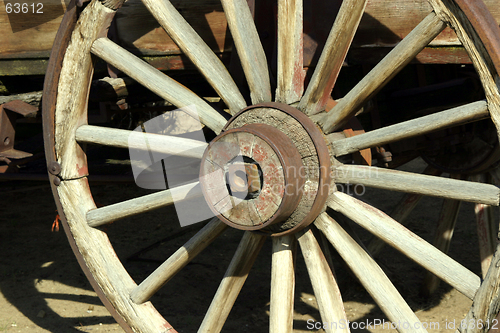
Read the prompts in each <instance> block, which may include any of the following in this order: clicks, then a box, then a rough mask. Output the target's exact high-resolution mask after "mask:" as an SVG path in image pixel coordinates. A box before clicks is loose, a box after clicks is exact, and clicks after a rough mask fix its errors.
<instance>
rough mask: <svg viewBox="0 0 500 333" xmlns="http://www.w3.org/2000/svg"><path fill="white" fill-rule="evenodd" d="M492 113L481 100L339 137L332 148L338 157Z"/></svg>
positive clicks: (486, 116)
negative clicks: (351, 135) (346, 136)
mask: <svg viewBox="0 0 500 333" xmlns="http://www.w3.org/2000/svg"><path fill="white" fill-rule="evenodd" d="M489 115H490V114H489V112H488V104H487V103H486V101H479V102H475V103H470V104H467V105H463V106H459V107H456V108H453V109H449V110H446V111H442V112H438V113H434V114H431V115H428V116H424V117H420V118H417V119H413V120H409V121H405V122H403V123H400V124H396V125H391V126H387V127H384V128H380V129H376V130H374V131H370V132H368V133H364V134H360V135H356V136H353V137H350V138H345V139H341V140H337V141H334V142H332V147H333V151H334V153H335V156H340V155H346V154H350V153H353V152H356V151H359V150H361V149H365V148H371V147H376V146H382V145H385V144H387V143H390V142H395V141H399V140H403V139H408V138H412V137H415V136H419V135H423V134H426V133H430V132H433V131H437V130H441V129H445V128H448V127H452V126H457V125H461V124H465V123H467V122H471V121H475V120H480V119H484V118H488V117H489Z"/></svg>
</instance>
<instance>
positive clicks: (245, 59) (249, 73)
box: [221, 0, 271, 104]
mask: <svg viewBox="0 0 500 333" xmlns="http://www.w3.org/2000/svg"><path fill="white" fill-rule="evenodd" d="M221 2H222V7H223V8H224V13H225V14H226V19H227V22H228V25H229V29H230V31H231V35H232V37H233V41H234V45H235V46H236V50H237V51H238V56H239V58H240V62H241V66H242V67H243V71H244V72H245V77H246V79H247V82H248V86H249V87H250V95H251V98H252V103H253V104H257V103H262V102H270V101H271V81H270V79H269V70H268V67H267V59H266V54H265V53H264V48H263V47H262V44H261V42H260V38H259V34H258V33H257V29H256V27H255V23H254V21H253V17H252V13H251V12H250V8H249V7H248V4H247V2H246V0H222V1H221Z"/></svg>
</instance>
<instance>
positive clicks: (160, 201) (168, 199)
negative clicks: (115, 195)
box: [87, 182, 203, 227]
mask: <svg viewBox="0 0 500 333" xmlns="http://www.w3.org/2000/svg"><path fill="white" fill-rule="evenodd" d="M201 196H203V193H202V191H201V186H200V183H198V182H195V183H191V184H187V185H183V186H179V187H175V188H173V189H170V190H164V191H160V192H156V193H153V194H148V195H144V196H142V197H139V198H135V199H130V200H126V201H123V202H119V203H116V204H113V205H109V206H105V207H101V208H97V209H93V210H90V211H89V212H88V213H87V223H88V224H89V226H91V227H98V226H101V225H104V224H107V223H111V222H114V221H116V220H119V219H123V218H126V217H130V216H134V215H137V214H140V213H144V212H149V211H151V210H154V209H158V208H161V207H165V206H169V205H171V204H173V203H174V198H175V200H176V201H177V200H189V199H194V198H198V197H201Z"/></svg>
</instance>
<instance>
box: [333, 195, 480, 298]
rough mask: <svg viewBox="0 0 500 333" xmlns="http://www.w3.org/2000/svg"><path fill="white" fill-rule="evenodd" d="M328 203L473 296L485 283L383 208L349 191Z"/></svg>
mask: <svg viewBox="0 0 500 333" xmlns="http://www.w3.org/2000/svg"><path fill="white" fill-rule="evenodd" d="M328 205H329V206H330V207H331V208H332V209H333V210H336V211H338V212H339V213H342V214H344V215H345V216H347V217H349V218H350V219H351V220H353V221H354V222H356V223H357V224H359V225H360V226H362V227H363V228H365V229H367V230H368V231H370V232H371V233H372V234H374V235H375V236H377V237H379V238H382V239H383V240H384V241H385V242H387V244H389V245H391V246H392V247H394V248H396V249H397V250H399V251H401V252H402V253H403V254H405V255H406V256H408V257H409V258H410V259H412V260H414V261H415V262H416V263H418V264H419V265H421V266H423V267H424V268H426V269H427V270H429V271H430V272H432V273H434V274H435V275H436V276H438V277H439V278H440V279H441V280H443V281H445V282H447V283H449V284H450V285H451V286H453V287H454V288H456V289H457V290H458V291H460V292H461V293H463V294H464V295H465V296H467V297H469V298H470V299H473V298H474V295H475V293H476V291H477V289H478V288H479V285H480V284H481V279H480V278H479V276H477V275H476V274H474V273H472V272H471V271H469V270H468V269H467V268H465V267H464V266H462V265H461V264H459V263H458V262H456V261H455V260H453V259H451V258H450V257H448V256H447V255H446V254H444V253H443V252H441V251H439V250H438V249H436V248H435V247H433V246H432V245H430V244H429V243H427V242H426V241H425V240H423V239H422V238H420V237H419V236H418V235H415V234H414V233H412V232H411V231H409V230H408V229H406V228H405V227H404V226H402V225H401V224H399V223H398V222H396V221H394V220H393V219H392V218H390V217H389V216H387V215H386V214H384V213H383V212H382V211H380V210H378V209H376V208H374V207H372V206H370V205H367V204H365V203H364V202H362V201H359V200H357V199H355V198H352V197H350V196H349V195H347V194H344V193H341V192H336V193H334V194H333V195H332V196H331V197H330V200H329V201H328ZM337 250H338V249H337Z"/></svg>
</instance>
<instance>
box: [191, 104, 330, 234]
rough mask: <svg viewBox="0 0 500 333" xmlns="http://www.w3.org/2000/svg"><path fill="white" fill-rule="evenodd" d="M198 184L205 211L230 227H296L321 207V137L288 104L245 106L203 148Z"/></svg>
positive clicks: (324, 156)
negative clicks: (205, 148) (210, 211)
mask: <svg viewBox="0 0 500 333" xmlns="http://www.w3.org/2000/svg"><path fill="white" fill-rule="evenodd" d="M200 183H201V186H202V189H203V193H204V196H205V199H206V201H207V203H208V205H209V207H210V209H211V210H212V211H213V212H214V214H216V215H217V216H218V217H219V218H220V219H221V220H222V221H224V222H225V223H226V224H228V225H230V226H231V227H234V228H237V229H243V230H260V231H263V232H266V233H270V234H272V235H282V234H285V233H290V232H295V231H298V230H300V229H302V228H303V227H305V226H307V225H308V224H310V223H311V222H312V221H313V220H314V218H315V217H316V216H317V215H318V214H319V213H321V212H322V211H323V210H324V209H325V202H326V198H327V196H328V193H329V190H330V157H329V153H328V148H327V145H326V141H325V138H324V136H323V134H322V132H321V130H320V129H319V128H318V127H317V126H316V125H315V124H314V123H312V122H311V121H310V120H309V118H308V117H307V116H305V115H304V114H303V113H302V112H300V111H299V110H297V109H294V108H293V107H290V106H288V105H283V104H278V103H265V104H258V105H254V106H251V107H248V108H246V109H244V110H242V111H241V112H239V113H238V114H237V115H235V116H234V117H233V118H231V119H230V120H229V122H228V124H227V125H226V126H225V128H224V130H223V132H222V133H221V134H220V135H219V136H217V137H216V138H215V139H214V140H213V141H212V142H211V143H210V145H209V146H208V147H207V150H206V151H205V154H204V156H203V159H202V165H201V172H200Z"/></svg>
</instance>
